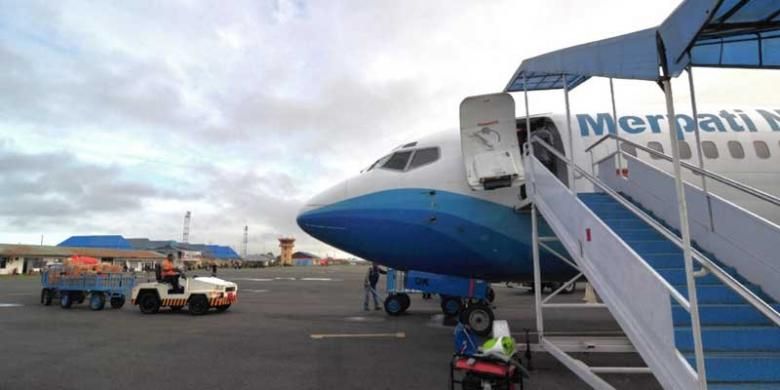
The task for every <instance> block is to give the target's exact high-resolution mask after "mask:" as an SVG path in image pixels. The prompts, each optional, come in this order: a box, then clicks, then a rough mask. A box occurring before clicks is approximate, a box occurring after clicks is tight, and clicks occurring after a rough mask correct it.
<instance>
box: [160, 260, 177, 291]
mask: <svg viewBox="0 0 780 390" xmlns="http://www.w3.org/2000/svg"><path fill="white" fill-rule="evenodd" d="M161 275H162V279H163V282H164V283H170V284H171V285H172V286H173V291H179V275H180V271H179V270H178V269H176V267H174V266H173V254H172V253H169V254H168V258H166V259H165V260H163V262H162V272H161Z"/></svg>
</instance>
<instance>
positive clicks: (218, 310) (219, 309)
mask: <svg viewBox="0 0 780 390" xmlns="http://www.w3.org/2000/svg"><path fill="white" fill-rule="evenodd" d="M229 308H230V304H227V305H219V306H217V313H222V312H224V311H225V310H227V309H229Z"/></svg>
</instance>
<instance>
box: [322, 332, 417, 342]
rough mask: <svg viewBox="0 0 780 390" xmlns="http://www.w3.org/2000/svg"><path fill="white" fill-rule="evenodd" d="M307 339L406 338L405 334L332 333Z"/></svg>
mask: <svg viewBox="0 0 780 390" xmlns="http://www.w3.org/2000/svg"><path fill="white" fill-rule="evenodd" d="M309 337H311V338H313V339H315V340H322V339H370V338H395V339H404V338H406V333H405V332H395V333H334V334H311V335H309Z"/></svg>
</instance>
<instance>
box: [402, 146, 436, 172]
mask: <svg viewBox="0 0 780 390" xmlns="http://www.w3.org/2000/svg"><path fill="white" fill-rule="evenodd" d="M438 159H439V148H424V149H417V150H416V151H415V152H414V157H412V163H411V164H410V165H409V169H414V168H417V167H420V166H423V165H426V164H430V163H432V162H434V161H436V160H438Z"/></svg>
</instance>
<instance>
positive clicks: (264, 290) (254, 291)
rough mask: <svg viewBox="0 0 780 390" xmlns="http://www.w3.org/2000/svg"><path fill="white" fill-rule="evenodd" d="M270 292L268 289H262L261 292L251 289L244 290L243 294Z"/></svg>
mask: <svg viewBox="0 0 780 390" xmlns="http://www.w3.org/2000/svg"><path fill="white" fill-rule="evenodd" d="M268 291H269V290H266V289H260V290H250V289H242V290H241V292H253V293H266V292H268Z"/></svg>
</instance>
